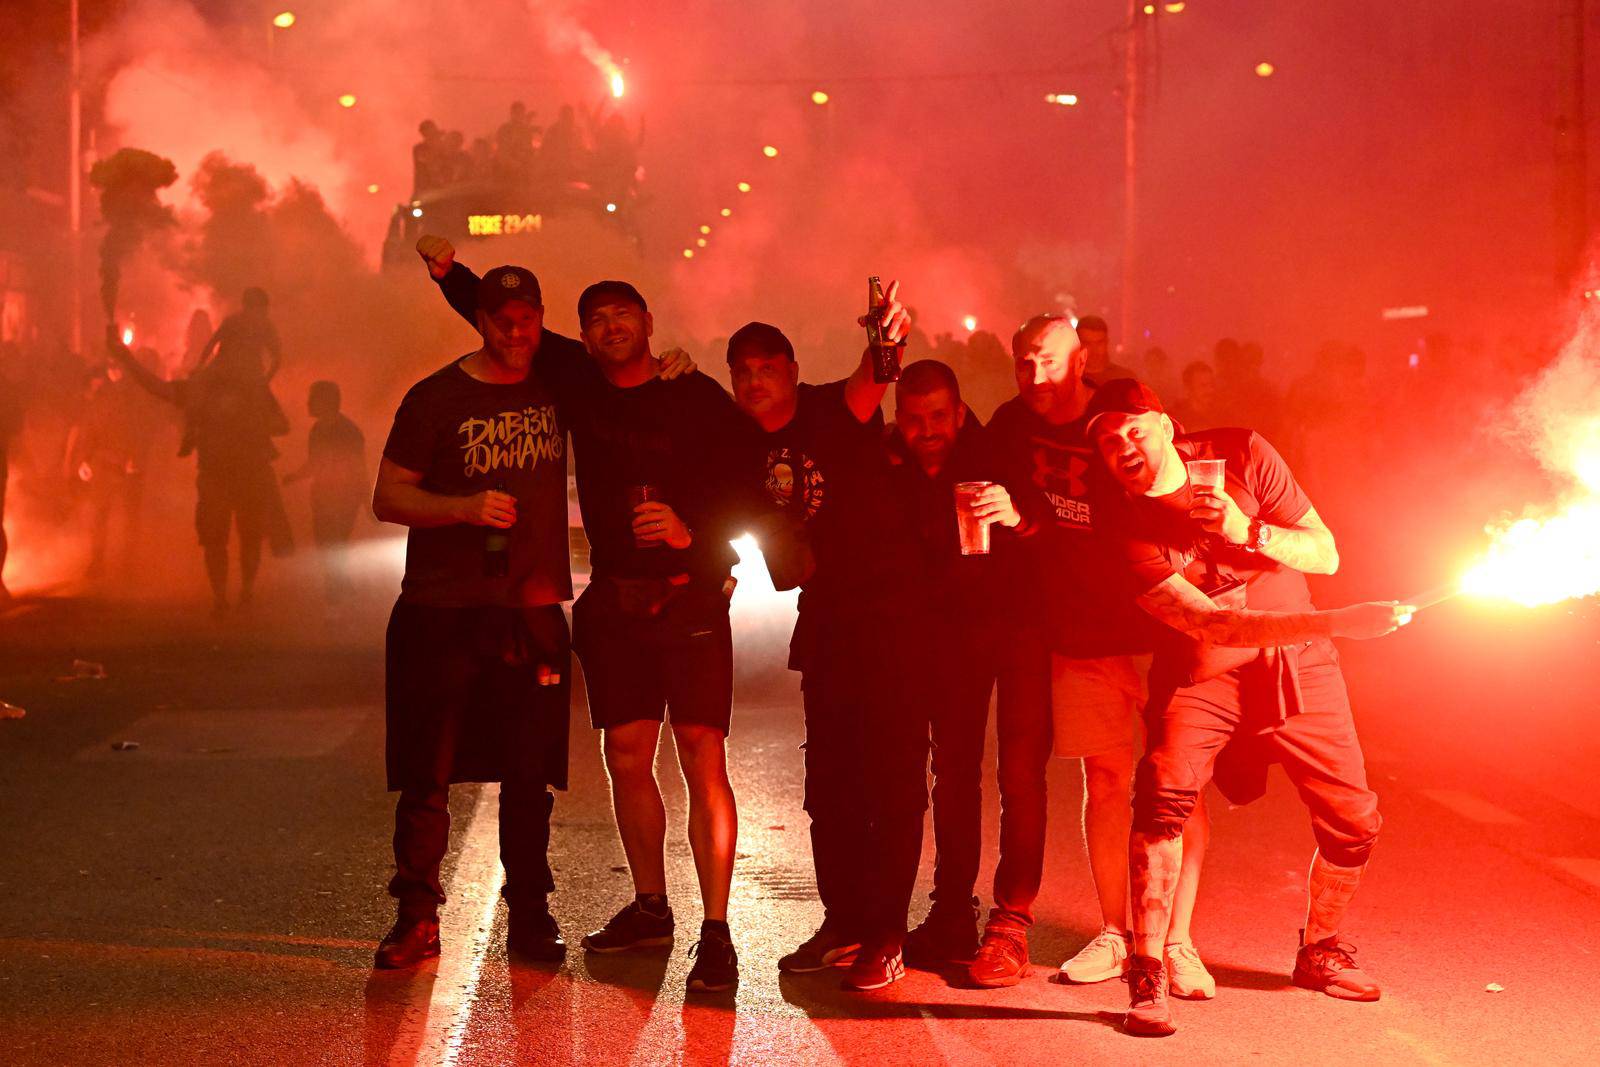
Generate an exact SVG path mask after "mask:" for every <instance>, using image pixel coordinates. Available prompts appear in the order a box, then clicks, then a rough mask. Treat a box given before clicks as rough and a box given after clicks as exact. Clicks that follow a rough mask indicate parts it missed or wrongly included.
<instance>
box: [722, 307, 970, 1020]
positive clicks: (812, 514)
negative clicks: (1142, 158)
mask: <svg viewBox="0 0 1600 1067" xmlns="http://www.w3.org/2000/svg"><path fill="white" fill-rule="evenodd" d="M897 295H898V286H897V285H895V284H891V285H890V287H889V291H888V301H887V304H886V306H885V307H884V309H883V310H882V312H881V315H882V318H881V319H880V324H881V325H882V327H883V330H884V333H885V335H886V336H887V337H888V338H890V339H891V340H898V339H900V338H902V337H904V335H905V333H906V330H907V327H908V325H909V316H908V315H907V313H906V311H905V309H904V308H903V307H902V306H901V304H900V303H899V301H898V299H897ZM728 365H729V368H730V370H731V372H732V380H733V391H734V397H735V399H736V400H737V401H738V404H739V407H740V408H741V409H742V410H743V411H744V412H745V413H746V414H748V415H749V416H750V417H751V418H752V419H754V420H755V422H756V424H757V426H758V427H759V428H760V435H759V440H758V442H757V450H758V452H759V453H760V454H761V455H762V456H763V458H764V463H765V469H766V471H767V477H766V485H767V491H768V494H769V496H770V498H771V503H772V504H773V505H774V506H776V507H777V508H778V509H779V510H780V512H782V513H783V514H784V515H785V516H787V517H788V519H789V520H790V523H789V527H788V533H789V536H784V535H782V534H779V535H777V536H770V537H767V538H765V539H764V540H763V544H762V551H763V553H764V555H765V556H766V559H767V565H768V569H769V570H770V571H771V573H772V576H773V582H774V584H775V585H777V586H778V587H779V588H793V587H795V586H797V585H798V586H799V587H800V603H799V618H798V620H797V621H796V624H795V630H794V636H793V639H792V640H791V643H790V655H789V666H790V668H791V669H794V670H798V671H799V672H800V675H801V694H802V697H803V701H804V711H805V728H806V736H805V809H806V813H807V815H809V816H810V819H811V851H812V861H813V863H814V865H815V869H816V879H817V895H818V896H819V897H820V898H821V901H822V906H823V920H822V924H821V926H820V927H819V928H818V929H817V931H816V932H815V933H814V934H813V935H812V936H811V937H810V938H808V939H807V940H806V941H805V942H804V943H803V944H801V945H800V946H799V947H798V948H796V949H795V950H794V951H793V952H791V953H789V954H787V955H785V956H784V957H783V958H782V959H780V960H779V961H778V967H779V969H780V970H781V971H783V972H784V973H786V974H801V973H810V972H816V971H822V970H825V969H827V968H829V967H832V966H834V965H837V964H843V963H845V962H847V961H852V960H853V962H851V964H850V967H849V970H848V971H847V972H846V974H845V977H844V985H845V987H846V988H848V989H853V990H857V991H866V990H873V989H881V988H883V987H885V986H887V985H889V984H891V983H892V982H895V981H897V980H898V979H900V978H902V977H904V975H905V965H904V957H903V947H904V942H905V939H906V915H907V911H908V909H909V906H910V902H911V894H912V892H913V891H914V889H915V886H916V878H917V865H918V861H919V858H920V855H921V852H922V822H923V818H924V814H923V813H924V811H925V810H926V808H927V803H928V791H927V777H926V773H927V770H926V768H927V751H928V719H927V712H926V699H927V696H928V689H929V686H930V685H931V684H933V677H934V676H933V673H932V671H931V670H929V658H930V657H929V652H930V646H929V644H928V642H927V640H926V639H925V629H924V625H923V624H924V622H925V618H924V614H925V613H924V612H922V611H921V610H920V607H919V605H920V604H921V601H920V599H919V595H920V589H921V582H922V579H923V575H922V574H921V573H920V557H919V552H918V547H917V543H916V534H915V532H914V529H913V523H912V520H911V516H910V514H909V513H908V512H907V511H906V509H904V508H903V507H901V506H899V505H898V503H897V501H896V497H895V494H894V489H893V483H894V478H893V472H892V471H891V469H890V466H889V462H888V456H887V453H886V451H885V449H884V445H883V430H882V421H881V420H882V416H881V415H880V414H879V404H880V403H881V402H882V398H883V393H884V390H885V388H886V387H885V386H884V385H882V384H880V383H877V382H874V381H873V380H872V372H871V366H870V363H869V362H868V360H867V357H866V354H865V353H863V357H862V361H861V363H860V365H859V366H858V367H857V369H856V371H855V373H853V374H852V375H851V376H850V377H849V378H847V379H844V380H841V381H835V382H830V383H828V384H826V385H811V384H801V383H800V380H799V379H800V368H799V364H798V363H797V362H796V360H795V355H794V348H793V346H792V345H791V344H790V343H789V340H788V338H786V337H785V336H784V335H783V333H782V331H780V330H778V329H777V328H776V327H774V326H769V325H767V324H766V323H760V322H752V323H748V324H746V325H745V326H743V327H741V328H740V329H739V330H737V331H736V332H735V333H734V334H733V336H732V337H731V338H729V340H728ZM951 521H952V522H953V521H954V517H953V513H952V515H951ZM967 893H968V894H970V887H969V889H968V890H967Z"/></svg>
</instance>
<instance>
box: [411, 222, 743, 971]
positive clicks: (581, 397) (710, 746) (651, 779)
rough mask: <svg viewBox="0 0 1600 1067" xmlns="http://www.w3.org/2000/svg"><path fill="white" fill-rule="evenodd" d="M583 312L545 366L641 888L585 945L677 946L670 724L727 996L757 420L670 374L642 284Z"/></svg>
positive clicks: (619, 798) (465, 299) (458, 270)
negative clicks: (732, 750)
mask: <svg viewBox="0 0 1600 1067" xmlns="http://www.w3.org/2000/svg"><path fill="white" fill-rule="evenodd" d="M418 251H419V253H421V254H422V256H423V259H424V260H425V261H426V262H427V264H428V267H429V271H430V273H431V274H433V276H434V278H435V279H436V280H437V281H438V282H439V284H440V287H441V289H442V290H443V292H444V295H445V298H446V299H447V300H448V301H449V302H450V305H451V306H452V307H453V308H455V310H456V311H457V312H458V313H460V314H462V315H463V316H464V317H469V318H474V317H475V316H476V314H477V309H478V307H479V301H480V299H481V293H482V290H481V288H480V286H479V281H478V279H477V277H476V276H475V275H474V274H473V273H472V272H471V271H470V270H468V269H467V268H466V267H464V266H462V265H461V264H459V263H456V262H454V249H453V248H451V247H450V245H449V242H447V241H444V240H443V239H442V238H436V237H425V238H423V240H422V241H419V242H418ZM578 318H579V322H580V324H581V327H582V331H583V343H582V346H581V347H580V346H579V345H578V342H576V341H572V340H570V339H567V338H563V337H560V336H559V335H556V334H553V333H550V332H549V331H548V330H541V331H540V333H539V340H538V341H537V343H536V344H535V363H534V367H535V369H536V370H537V371H538V372H539V373H540V374H542V375H546V376H547V377H548V380H549V381H550V384H551V386H552V388H553V389H554V390H555V395H556V399H557V403H558V406H559V407H560V409H561V411H562V413H563V414H564V415H565V417H566V419H567V423H568V427H569V429H570V430H571V433H572V439H573V446H574V450H575V458H576V461H577V481H578V503H579V507H580V509H581V510H582V512H583V525H584V530H585V532H586V533H587V534H588V537H589V542H590V559H591V564H592V569H593V574H592V577H591V580H590V583H589V587H588V589H586V590H585V591H584V594H583V596H581V597H580V598H579V600H578V602H577V603H576V604H575V605H574V606H573V647H574V650H575V651H576V652H577V653H578V657H579V660H580V661H581V662H582V664H583V668H584V680H585V683H586V685H587V688H588V694H589V715H590V721H591V722H592V724H593V725H594V727H595V728H596V729H598V730H600V731H602V749H603V751H604V755H605V763H606V771H607V773H608V775H609V776H610V778H611V786H612V802H613V806H614V808H615V811H616V818H617V829H618V832H619V834H620V836H621V838H622V845H623V850H624V851H625V852H626V854H627V857H628V866H629V869H630V871H631V872H632V875H633V883H634V890H635V898H634V900H633V901H631V902H630V903H629V904H628V905H627V906H625V907H624V908H622V909H621V910H620V911H619V912H618V913H617V914H616V915H615V916H613V917H612V919H611V920H610V921H609V922H608V923H606V925H605V926H604V928H602V929H600V930H596V931H594V932H593V933H590V934H588V935H587V936H585V937H584V939H583V946H584V948H585V949H586V950H588V951H590V952H622V951H626V950H629V949H636V948H651V947H660V946H664V945H669V944H671V942H672V938H673V932H674V922H673V916H672V910H671V908H670V907H669V906H668V902H667V884H666V858H665V849H666V810H665V808H664V806H663V804H662V800H661V789H660V786H659V784H658V783H657V781H656V778H655V754H656V749H657V747H658V745H659V743H660V733H661V727H662V724H663V722H665V721H667V720H668V719H669V718H670V722H671V726H672V732H673V739H674V742H675V743H676V748H677V751H678V761H679V766H680V767H681V769H682V771H683V775H684V780H685V782H686V783H687V785H688V792H689V844H690V849H691V851H692V852H693V854H694V860H695V869H696V871H697V873H698V875H699V882H700V893H701V899H702V902H703V905H704V921H703V922H702V924H701V930H700V940H699V942H698V943H697V944H696V946H695V947H694V948H693V949H691V953H692V954H693V955H694V956H695V964H694V967H693V968H692V969H691V970H690V972H689V978H688V988H689V991H690V992H716V991H722V990H727V989H730V988H732V987H733V986H734V985H735V984H737V982H738V977H739V970H738V956H737V954H736V953H735V951H734V947H733V940H732V935H731V933H730V932H729V929H728V923H727V914H728V912H727V909H728V893H729V888H730V885H731V882H732V877H733V860H734V853H735V847H736V839H737V834H738V815H737V810H736V807H735V802H734V795H733V787H732V785H731V784H730V783H729V781H728V773H727V752H726V740H727V735H728V728H729V724H730V720H731V716H732V708H733V644H732V633H731V630H730V627H729V622H728V598H729V596H730V595H731V593H732V588H733V582H732V578H731V576H730V572H731V569H732V565H733V563H734V561H735V559H736V557H735V555H734V552H733V549H732V547H731V546H730V544H729V542H730V540H731V539H732V538H734V537H736V536H738V535H739V534H740V533H742V532H743V527H744V524H745V521H746V520H747V518H748V516H749V515H750V514H751V513H752V512H753V511H755V510H757V505H756V504H755V503H754V500H755V493H754V488H755V487H754V479H753V477H751V476H749V475H748V474H745V472H743V471H742V470H740V468H739V466H738V464H739V459H740V457H741V456H742V455H743V454H744V452H745V441H746V437H747V434H748V429H747V425H746V423H745V421H744V418H743V416H741V415H740V414H739V412H738V410H737V409H736V408H735V407H734V405H733V401H732V400H730V399H729V398H728V395H727V394H726V393H725V392H723V391H722V388H721V387H720V386H718V385H717V384H716V383H715V382H713V381H712V380H711V379H709V378H707V377H706V376H705V375H703V374H695V373H691V374H686V375H683V376H682V377H675V378H671V379H669V378H668V377H667V376H666V375H664V374H663V373H662V368H661V365H660V362H659V361H658V360H657V359H655V358H654V357H653V356H652V354H651V351H650V338H651V335H652V333H653V332H654V328H655V322H654V319H653V317H652V316H651V314H650V311H649V309H648V307H647V306H646V304H645V300H644V297H642V296H641V295H640V294H639V292H638V291H637V290H636V289H634V287H633V286H631V285H629V284H627V283H626V282H620V281H603V282H597V283H595V284H594V285H591V286H590V287H589V288H588V289H586V290H584V292H583V294H582V295H581V296H580V297H579V300H578ZM585 351H586V352H587V355H585V354H584V353H585ZM547 368H548V369H547Z"/></svg>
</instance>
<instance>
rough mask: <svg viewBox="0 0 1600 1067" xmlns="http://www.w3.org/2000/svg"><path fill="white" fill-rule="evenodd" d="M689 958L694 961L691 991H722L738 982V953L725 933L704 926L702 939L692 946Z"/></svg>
mask: <svg viewBox="0 0 1600 1067" xmlns="http://www.w3.org/2000/svg"><path fill="white" fill-rule="evenodd" d="M689 958H690V959H692V960H694V966H693V967H691V968H690V969H689V984H688V988H689V992H691V993H721V992H723V991H724V990H727V989H732V988H733V987H734V986H736V985H738V984H739V954H738V953H737V952H735V951H734V950H733V942H732V941H730V940H729V939H728V938H726V937H724V936H722V934H720V933H717V932H715V931H711V930H704V929H702V930H701V931H700V940H698V941H696V942H695V943H694V944H693V945H691V946H690V948H689Z"/></svg>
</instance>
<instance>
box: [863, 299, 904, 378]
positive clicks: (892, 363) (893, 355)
mask: <svg viewBox="0 0 1600 1067" xmlns="http://www.w3.org/2000/svg"><path fill="white" fill-rule="evenodd" d="M886 303H888V300H887V299H886V298H885V297H884V295H883V282H881V281H880V280H879V279H878V276H877V275H876V274H873V275H871V276H869V277H868V278H867V314H866V318H865V319H864V320H863V323H864V324H865V326H866V327H867V348H868V350H869V351H870V352H871V354H872V380H873V381H875V382H879V383H885V382H897V381H899V380H900V350H901V348H903V347H904V346H903V345H899V344H896V343H895V342H893V341H890V340H889V339H888V338H886V337H885V336H884V333H883V307H884V305H885V304H886Z"/></svg>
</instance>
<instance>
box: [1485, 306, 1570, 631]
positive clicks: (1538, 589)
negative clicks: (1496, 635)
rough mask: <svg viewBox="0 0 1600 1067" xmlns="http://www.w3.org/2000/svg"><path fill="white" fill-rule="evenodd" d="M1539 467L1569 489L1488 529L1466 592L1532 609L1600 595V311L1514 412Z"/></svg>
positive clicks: (1532, 387)
mask: <svg viewBox="0 0 1600 1067" xmlns="http://www.w3.org/2000/svg"><path fill="white" fill-rule="evenodd" d="M1512 416H1513V418H1514V420H1515V422H1516V426H1517V428H1518V431H1519V433H1520V435H1521V436H1522V437H1523V438H1524V439H1525V440H1526V442H1527V445H1528V448H1529V450H1530V451H1531V452H1532V454H1533V455H1534V457H1535V458H1537V459H1538V461H1539V462H1540V464H1541V465H1542V466H1544V467H1545V469H1546V470H1547V471H1549V472H1550V473H1551V474H1552V475H1554V476H1555V478H1556V479H1557V481H1558V484H1562V485H1565V486H1567V487H1568V489H1567V493H1566V496H1565V498H1564V499H1563V500H1562V501H1561V503H1560V504H1558V505H1555V506H1542V507H1530V508H1529V509H1528V510H1527V511H1526V512H1525V513H1524V514H1523V515H1522V516H1521V517H1520V518H1518V519H1516V520H1514V521H1510V522H1505V523H1501V524H1497V525H1495V526H1491V527H1490V528H1489V531H1488V532H1489V534H1490V537H1491V542H1490V545H1489V548H1488V550H1487V551H1486V552H1485V554H1484V556H1483V558H1482V559H1481V560H1480V561H1479V562H1477V563H1476V564H1474V565H1473V567H1472V568H1471V569H1470V570H1469V571H1468V572H1467V574H1466V576H1465V577H1464V578H1463V579H1462V581H1461V589H1462V591H1463V592H1465V593H1468V594H1471V595H1475V596H1488V597H1499V598H1504V599H1508V600H1513V601H1515V602H1517V603H1519V604H1523V605H1526V606H1528V607H1535V606H1538V605H1542V604H1552V603H1556V602H1558V601H1562V600H1569V599H1572V598H1575V597H1585V596H1592V595H1594V594H1596V593H1600V312H1596V311H1595V310H1594V309H1593V308H1588V309H1586V310H1585V311H1584V313H1583V316H1582V318H1581V319H1580V322H1579V324H1578V328H1577V330H1576V332H1575V333H1574V335H1573V337H1572V339H1571V340H1569V341H1568V342H1567V344H1566V346H1565V347H1564V348H1563V349H1562V351H1561V354H1560V356H1558V357H1557V359H1556V361H1555V362H1554V363H1552V364H1551V365H1550V366H1549V367H1548V368H1546V369H1545V370H1544V372H1543V373H1541V374H1540V376H1539V378H1538V380H1536V381H1535V382H1534V383H1533V385H1531V386H1529V388H1528V389H1527V390H1526V391H1524V393H1523V394H1522V396H1521V397H1519V398H1518V400H1517V402H1516V404H1515V406H1514V408H1513V412H1512Z"/></svg>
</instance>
